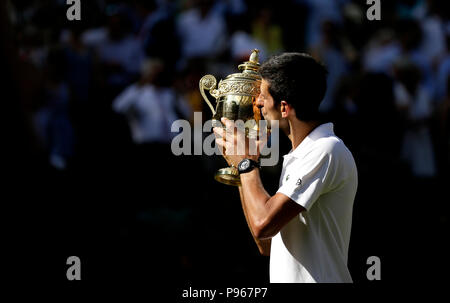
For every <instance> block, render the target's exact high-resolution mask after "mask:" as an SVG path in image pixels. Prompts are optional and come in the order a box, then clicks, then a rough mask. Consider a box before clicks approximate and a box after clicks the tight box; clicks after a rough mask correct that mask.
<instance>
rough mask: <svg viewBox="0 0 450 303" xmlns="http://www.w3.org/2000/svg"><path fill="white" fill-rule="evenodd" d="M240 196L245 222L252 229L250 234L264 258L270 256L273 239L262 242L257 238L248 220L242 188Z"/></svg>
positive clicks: (240, 188)
mask: <svg viewBox="0 0 450 303" xmlns="http://www.w3.org/2000/svg"><path fill="white" fill-rule="evenodd" d="M239 196H240V198H241V204H242V210H243V212H244V216H245V220H246V221H247V225H248V228H249V229H250V233H251V234H252V236H253V239H254V240H255V243H256V245H257V246H258V249H259V252H260V253H261V254H262V255H263V256H270V245H271V242H272V239H266V240H260V239H258V238H257V237H255V234H254V232H253V230H252V227H251V225H250V222H249V219H248V214H247V207H246V205H245V202H244V199H245V198H244V194H243V191H242V187H241V186H239Z"/></svg>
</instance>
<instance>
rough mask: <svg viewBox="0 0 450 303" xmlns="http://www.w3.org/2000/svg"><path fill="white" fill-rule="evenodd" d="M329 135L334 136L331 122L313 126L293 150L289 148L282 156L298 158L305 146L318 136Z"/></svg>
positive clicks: (318, 137)
mask: <svg viewBox="0 0 450 303" xmlns="http://www.w3.org/2000/svg"><path fill="white" fill-rule="evenodd" d="M329 136H334V126H333V123H331V122H329V123H324V124H321V125H319V126H317V127H316V128H314V129H313V130H312V131H311V132H310V133H309V134H308V135H307V136H306V137H305V139H303V141H302V142H301V143H300V144H299V145H298V146H297V147H296V148H295V149H294V150H291V151H290V152H289V153H288V154H287V155H284V157H286V156H288V157H296V158H299V157H300V155H301V153H302V152H303V150H304V149H305V147H306V146H308V145H309V144H311V143H313V142H314V141H316V140H318V139H320V138H325V137H329Z"/></svg>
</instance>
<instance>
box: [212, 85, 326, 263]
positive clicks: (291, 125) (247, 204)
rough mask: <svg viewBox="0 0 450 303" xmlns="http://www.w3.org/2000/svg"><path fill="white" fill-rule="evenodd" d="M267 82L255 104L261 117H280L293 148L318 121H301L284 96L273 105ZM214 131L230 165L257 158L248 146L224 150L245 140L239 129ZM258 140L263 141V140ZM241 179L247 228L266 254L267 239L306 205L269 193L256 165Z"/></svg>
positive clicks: (228, 123) (227, 122)
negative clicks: (243, 148) (235, 152)
mask: <svg viewBox="0 0 450 303" xmlns="http://www.w3.org/2000/svg"><path fill="white" fill-rule="evenodd" d="M269 85H270V84H269V83H268V82H267V81H266V80H265V79H263V80H262V83H261V93H260V95H259V96H258V98H257V105H258V107H260V108H261V112H262V114H263V116H264V119H266V120H268V121H274V120H278V121H279V126H280V129H281V130H282V131H283V132H284V133H285V134H286V135H287V136H288V137H289V139H290V140H291V143H292V149H295V148H296V147H297V146H298V145H299V144H300V143H301V142H302V141H303V139H304V138H305V137H306V136H307V135H308V134H309V133H310V132H311V131H312V130H313V129H314V128H316V127H317V126H318V125H319V124H320V123H319V122H318V121H311V122H304V121H300V120H299V119H298V118H297V116H296V114H295V109H294V108H293V107H292V106H291V105H290V104H288V103H287V102H286V101H284V100H281V101H280V103H279V104H278V105H275V101H274V99H273V97H272V96H271V95H270V92H269ZM222 123H223V124H225V126H226V128H227V129H234V123H233V121H230V120H228V119H225V118H224V119H222ZM213 131H214V133H215V135H216V144H217V145H218V146H219V147H220V148H221V149H222V150H223V155H224V158H225V160H226V161H227V162H228V164H229V165H233V166H235V167H237V165H238V164H239V162H240V161H242V160H243V159H245V158H248V159H253V160H255V161H256V160H258V158H259V152H258V154H257V155H250V154H249V153H248V148H246V149H245V153H242V154H230V153H227V149H228V150H237V149H235V148H236V146H237V144H238V143H240V144H242V142H243V141H244V140H248V138H246V137H245V135H244V134H242V133H241V132H236V131H235V132H229V131H228V132H226V131H224V129H222V128H214V129H213ZM257 143H258V144H260V143H261V144H262V143H263V142H257ZM246 146H248V144H246ZM241 183H242V186H241V187H239V191H240V194H241V201H242V207H243V210H244V214H245V216H246V219H247V223H248V225H249V227H250V231H251V233H252V235H253V237H254V238H255V241H256V243H257V245H258V248H259V250H260V252H261V254H263V255H269V254H270V239H271V238H272V237H273V236H275V235H276V234H277V233H278V232H279V231H280V230H281V228H282V227H283V226H284V225H286V224H287V223H288V222H289V221H290V220H292V219H293V218H294V217H295V216H297V215H298V214H299V213H300V212H301V211H304V210H305V209H304V208H303V207H302V206H300V205H299V204H297V203H295V202H294V201H292V200H291V199H290V198H289V197H287V196H285V195H284V194H281V193H277V194H275V195H274V196H270V195H269V194H268V193H267V192H266V190H265V189H264V187H263V184H262V182H261V177H260V172H259V169H253V170H252V171H250V172H248V173H245V174H241Z"/></svg>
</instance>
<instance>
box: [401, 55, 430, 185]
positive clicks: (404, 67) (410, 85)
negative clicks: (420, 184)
mask: <svg viewBox="0 0 450 303" xmlns="http://www.w3.org/2000/svg"><path fill="white" fill-rule="evenodd" d="M395 76H396V81H395V84H394V97H395V102H396V104H397V107H398V109H399V111H400V112H402V113H403V116H404V123H405V132H404V136H403V143H402V157H403V159H404V160H405V161H406V163H407V164H408V166H409V168H410V170H411V173H412V175H413V176H414V177H417V178H432V177H435V176H436V173H437V172H436V159H435V154H434V148H433V144H432V140H431V133H430V125H429V123H430V118H431V115H432V113H433V104H432V95H431V94H430V92H429V91H428V90H427V87H426V86H424V85H423V84H422V83H421V76H422V74H421V71H420V69H419V68H418V67H417V66H415V65H414V64H413V63H411V62H410V61H407V60H405V61H400V62H398V63H397V64H396V66H395Z"/></svg>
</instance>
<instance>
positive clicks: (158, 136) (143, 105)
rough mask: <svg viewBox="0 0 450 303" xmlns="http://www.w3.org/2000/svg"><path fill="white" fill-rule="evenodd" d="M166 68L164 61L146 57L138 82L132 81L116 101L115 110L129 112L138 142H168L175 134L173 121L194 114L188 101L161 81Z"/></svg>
mask: <svg viewBox="0 0 450 303" xmlns="http://www.w3.org/2000/svg"><path fill="white" fill-rule="evenodd" d="M163 72H164V63H163V62H162V61H159V60H155V59H150V60H147V61H145V62H144V63H143V64H142V72H141V73H142V76H141V79H140V80H139V82H138V83H134V84H132V85H130V86H129V87H128V88H126V89H125V90H124V91H123V92H122V93H121V94H120V95H119V96H117V98H116V99H115V100H114V101H113V109H114V111H116V112H118V113H122V114H125V115H126V117H127V120H128V123H129V126H130V130H131V135H132V139H133V141H134V143H136V144H142V143H154V142H155V143H164V144H169V143H170V142H171V140H172V138H173V136H174V133H172V132H171V131H170V128H171V125H172V123H173V122H174V121H175V120H176V119H179V118H189V116H190V114H191V113H190V108H189V106H188V104H187V102H186V101H185V100H183V99H182V98H181V97H180V96H179V95H178V94H177V93H176V92H175V90H174V89H173V88H171V87H166V86H162V85H159V84H160V83H159V78H160V77H161V75H162V74H163ZM179 114H181V115H182V117H179V116H178V115H179Z"/></svg>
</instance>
